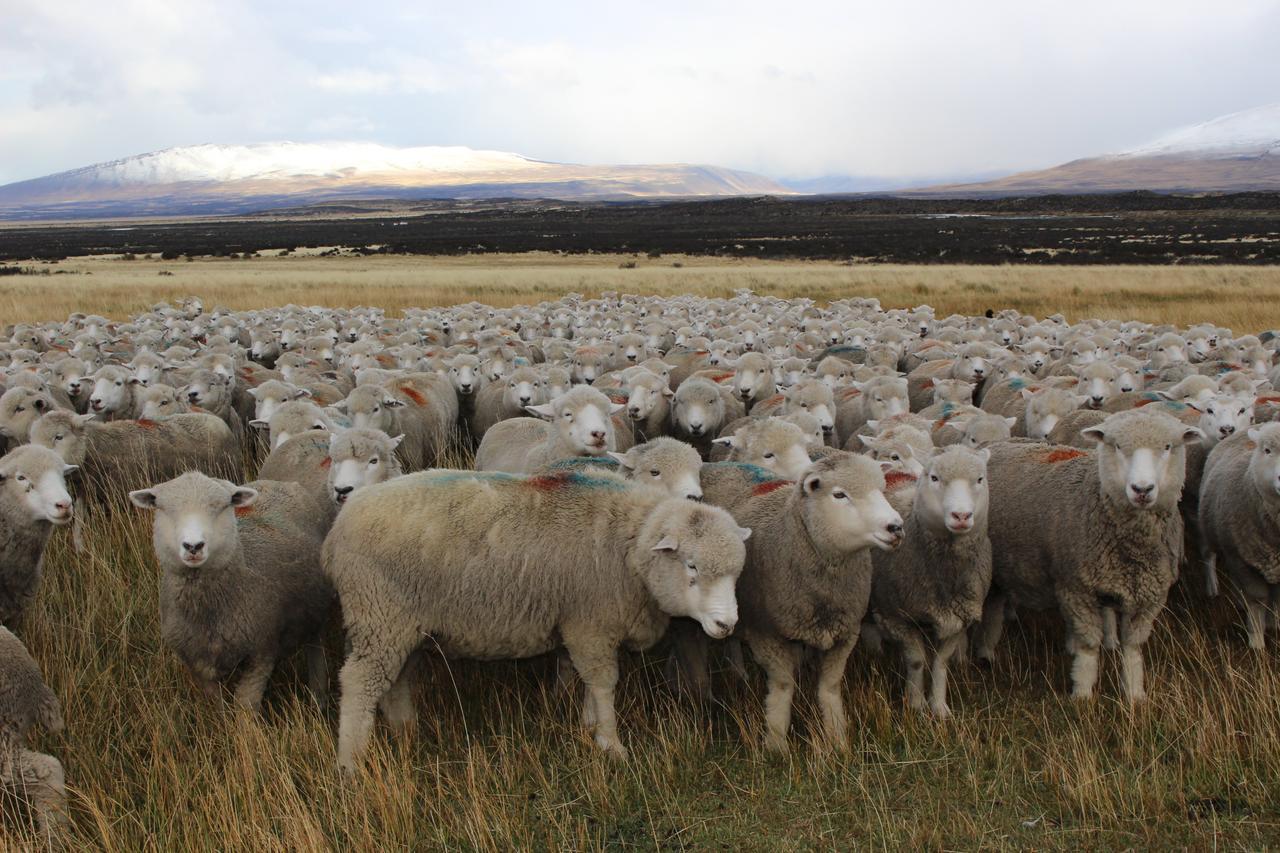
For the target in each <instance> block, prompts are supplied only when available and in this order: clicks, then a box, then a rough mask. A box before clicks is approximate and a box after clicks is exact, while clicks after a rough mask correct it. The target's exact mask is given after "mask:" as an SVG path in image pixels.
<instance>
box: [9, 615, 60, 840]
mask: <svg viewBox="0 0 1280 853" xmlns="http://www.w3.org/2000/svg"><path fill="white" fill-rule="evenodd" d="M36 727H40V728H43V729H45V730H46V731H48V732H52V733H56V732H60V731H62V707H61V705H60V704H59V703H58V697H57V696H55V695H54V694H53V691H52V690H50V689H49V686H48V685H47V684H45V683H44V678H43V677H42V676H41V675H40V668H39V667H38V666H36V662H35V661H34V660H32V659H31V655H30V654H28V653H27V649H26V646H24V645H23V644H22V642H21V641H20V640H19V639H18V638H17V637H15V636H14V635H13V634H12V633H10V632H9V630H8V629H7V628H5V627H4V626H3V625H0V785H3V786H4V787H6V788H9V789H11V790H14V791H16V793H18V795H19V796H23V797H25V798H26V800H27V802H28V803H29V804H30V805H31V807H32V809H33V811H34V812H35V815H36V819H37V820H38V821H39V824H40V829H41V831H43V832H44V833H45V834H46V835H48V834H50V833H53V832H54V831H56V830H57V828H58V827H59V826H60V825H61V824H62V823H63V821H64V816H63V813H62V810H63V808H64V806H65V802H66V782H65V777H64V776H63V772H62V764H61V763H60V762H59V761H58V759H56V758H54V757H53V756H52V755H45V754H44V753H40V752H33V751H31V750H29V749H27V748H26V747H27V737H28V734H29V733H30V732H31V731H32V730H34V729H35V728H36Z"/></svg>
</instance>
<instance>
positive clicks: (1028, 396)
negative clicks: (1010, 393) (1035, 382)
mask: <svg viewBox="0 0 1280 853" xmlns="http://www.w3.org/2000/svg"><path fill="white" fill-rule="evenodd" d="M1035 395H1036V392H1035V391H1032V390H1031V389H1030V388H1023V389H1022V399H1024V400H1030V399H1031V398H1032V397H1034V396H1035Z"/></svg>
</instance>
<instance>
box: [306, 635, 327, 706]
mask: <svg viewBox="0 0 1280 853" xmlns="http://www.w3.org/2000/svg"><path fill="white" fill-rule="evenodd" d="M306 655H307V686H308V687H310V688H311V695H312V696H314V697H315V700H316V704H317V705H318V706H319V707H320V710H321V711H323V710H324V709H325V708H327V707H328V705H329V658H328V657H327V656H326V655H325V652H324V646H323V645H322V644H320V643H319V642H314V643H308V644H307V646H306Z"/></svg>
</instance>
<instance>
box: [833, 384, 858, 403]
mask: <svg viewBox="0 0 1280 853" xmlns="http://www.w3.org/2000/svg"><path fill="white" fill-rule="evenodd" d="M836 394H837V396H839V397H840V402H841V403H843V402H845V401H846V400H852V399H853V398H854V397H857V396H859V395H861V394H862V392H861V391H859V390H858V389H857V388H854V387H853V386H849V387H848V388H841V389H840V390H839V391H837V392H836Z"/></svg>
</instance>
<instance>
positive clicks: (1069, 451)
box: [1040, 447, 1089, 464]
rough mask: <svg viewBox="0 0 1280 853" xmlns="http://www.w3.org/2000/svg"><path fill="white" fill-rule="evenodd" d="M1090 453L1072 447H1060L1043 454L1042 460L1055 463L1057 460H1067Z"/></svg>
mask: <svg viewBox="0 0 1280 853" xmlns="http://www.w3.org/2000/svg"><path fill="white" fill-rule="evenodd" d="M1088 455H1089V454H1088V453H1085V452H1084V451H1083V450H1076V449H1075V448H1072V447H1059V448H1057V449H1055V450H1050V451H1048V452H1047V453H1044V454H1042V455H1041V457H1040V461H1041V462H1046V463H1049V464H1053V463H1055V462H1066V461H1067V460H1068V459H1079V458H1080V457H1081V456H1088Z"/></svg>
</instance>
